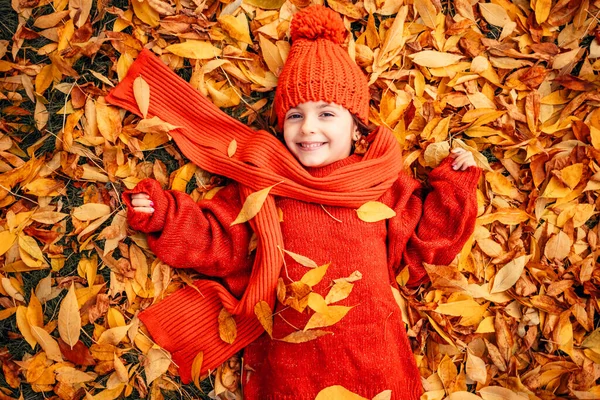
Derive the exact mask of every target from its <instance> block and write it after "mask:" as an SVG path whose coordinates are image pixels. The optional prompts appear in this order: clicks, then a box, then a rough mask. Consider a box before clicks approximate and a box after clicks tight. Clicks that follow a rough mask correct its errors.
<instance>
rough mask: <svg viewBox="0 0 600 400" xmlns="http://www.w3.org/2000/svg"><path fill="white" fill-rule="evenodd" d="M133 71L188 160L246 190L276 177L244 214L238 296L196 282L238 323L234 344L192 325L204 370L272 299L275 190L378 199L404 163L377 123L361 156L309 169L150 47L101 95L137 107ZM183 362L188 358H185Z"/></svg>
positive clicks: (277, 263)
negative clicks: (247, 258)
mask: <svg viewBox="0 0 600 400" xmlns="http://www.w3.org/2000/svg"><path fill="white" fill-rule="evenodd" d="M138 76H142V77H143V79H144V80H145V81H146V82H147V83H148V84H149V86H150V106H149V112H148V118H150V117H152V116H158V117H159V118H160V119H162V120H163V121H165V122H168V123H170V124H173V125H175V126H177V127H179V129H176V130H173V131H171V132H170V134H171V136H172V137H173V139H174V140H175V142H176V143H177V145H178V146H179V148H180V149H181V151H182V152H183V154H184V155H185V156H186V157H188V158H189V159H190V160H191V161H192V162H194V163H195V164H197V165H198V166H199V167H200V168H203V169H205V170H207V171H209V172H212V173H217V174H220V175H224V176H226V177H229V178H231V179H233V180H235V181H237V182H239V183H240V188H241V193H242V196H243V197H244V198H245V197H247V196H248V195H249V194H251V193H253V192H255V191H257V190H260V189H263V188H265V187H268V186H271V185H275V184H277V185H276V186H275V187H273V188H272V190H271V192H270V195H269V196H268V198H267V200H266V202H265V203H264V205H263V207H262V208H261V210H260V212H259V213H258V214H257V215H256V216H255V217H254V218H253V219H252V220H250V224H251V226H252V228H253V229H254V232H255V233H256V235H257V237H258V247H257V250H256V257H255V261H254V266H253V270H252V275H251V278H250V282H249V284H248V287H247V289H246V291H245V293H244V295H243V297H242V298H241V299H239V300H238V299H237V298H235V297H233V296H232V295H231V294H230V293H229V292H228V291H227V290H226V289H225V288H224V287H223V286H221V285H220V284H218V283H216V282H214V281H208V280H206V281H198V282H196V283H195V284H196V286H197V287H198V288H199V289H200V291H201V293H202V295H203V297H201V298H200V297H199V299H198V301H201V302H203V303H204V306H202V307H200V309H202V310H203V312H202V313H203V314H206V315H210V316H214V315H216V314H218V312H219V311H220V310H221V308H222V307H225V308H226V309H227V310H228V311H229V312H230V313H231V314H232V315H234V316H235V320H236V324H237V338H236V340H235V341H234V343H233V344H228V343H225V342H223V341H222V340H221V339H220V337H219V333H218V326H217V323H216V320H215V321H206V329H203V331H202V332H199V333H198V334H199V335H200V336H202V337H201V339H202V340H201V342H202V345H199V348H198V349H197V350H199V351H203V352H204V363H203V368H202V371H206V370H207V369H212V368H215V367H216V366H218V365H220V363H222V362H223V361H225V360H226V359H227V358H228V357H230V356H231V355H232V354H234V353H235V352H237V351H239V350H240V349H241V348H243V347H245V346H246V345H247V344H248V343H250V342H252V341H253V340H254V339H256V338H257V337H258V336H259V335H260V334H261V333H262V332H263V329H262V327H261V325H260V323H259V322H258V319H257V318H256V316H255V315H254V307H255V305H256V304H257V303H258V302H260V301H261V300H264V301H267V302H268V303H269V305H270V306H271V307H273V306H274V303H275V289H276V286H277V279H278V278H279V274H280V269H281V266H282V262H283V260H282V254H281V251H280V250H279V249H278V247H280V248H284V244H283V240H282V234H281V229H280V226H279V217H278V213H277V209H276V206H275V201H274V197H275V196H281V197H290V198H294V199H297V200H301V201H305V202H314V203H319V204H324V205H333V206H343V207H353V208H358V207H359V206H360V205H362V204H364V203H365V202H367V201H370V200H376V199H378V198H379V197H380V196H381V195H382V194H383V193H384V192H385V191H386V190H387V189H388V188H390V187H391V185H392V183H393V182H394V181H395V180H396V179H397V177H398V173H399V172H400V170H401V168H402V162H401V154H400V149H399V146H398V144H397V142H396V139H395V137H394V136H393V134H392V133H391V132H390V131H389V130H387V129H385V128H379V129H378V131H377V132H374V133H372V134H371V135H369V140H370V146H369V149H368V151H367V153H366V154H365V155H364V157H363V160H362V161H361V162H359V163H355V164H352V165H348V166H344V167H342V168H340V169H338V170H336V171H334V172H333V173H331V174H330V175H328V176H326V177H320V178H317V177H313V176H311V175H310V174H309V173H308V172H307V171H306V170H305V169H304V168H303V167H302V166H301V165H300V164H299V163H298V161H297V160H296V159H295V158H294V157H293V156H292V154H291V153H290V152H289V151H288V150H287V149H286V148H285V146H284V145H283V144H282V143H281V142H280V141H279V140H278V139H277V138H275V137H274V136H273V135H271V134H269V133H268V132H264V131H254V130H252V129H250V128H248V127H247V126H245V125H244V124H242V123H240V122H238V121H235V120H233V119H232V118H231V117H229V116H227V115H226V114H224V113H223V112H222V111H221V110H219V109H218V108H217V107H215V106H214V105H213V104H212V103H211V102H210V101H209V100H208V99H206V98H205V97H203V96H202V95H201V94H200V93H199V92H197V91H196V90H195V89H193V88H192V87H191V86H190V85H189V84H188V83H187V82H185V81H184V80H183V79H181V78H179V77H178V76H177V75H176V74H175V73H174V72H173V71H171V70H170V69H169V68H168V67H167V66H166V65H165V64H164V63H163V62H162V61H161V60H160V59H158V58H156V57H155V56H154V55H153V54H152V53H151V52H150V51H149V50H143V51H142V52H141V53H140V55H139V56H138V58H137V60H136V61H135V62H134V63H133V65H132V66H131V68H130V69H129V72H128V74H127V77H126V78H125V79H124V80H123V81H122V82H121V83H120V84H119V85H118V86H117V87H116V88H115V89H113V90H112V92H111V93H110V94H109V95H108V97H107V100H108V101H109V102H110V103H112V104H115V105H117V106H120V107H122V108H125V109H127V110H129V111H131V112H133V113H136V114H138V115H139V114H140V111H139V109H138V107H137V103H136V102H135V98H134V95H133V81H134V80H135V78H137V77H138ZM199 121H201V122H199ZM233 139H235V140H236V142H237V151H236V152H235V154H234V155H233V156H232V157H229V156H228V154H227V149H228V146H229V144H230V143H231V141H232V140H233ZM242 200H243V199H242ZM190 234H194V233H193V232H190ZM182 363H183V364H188V363H189V360H187V361H186V362H182ZM188 365H189V364H188ZM186 375H187V374H186ZM182 377H183V374H182Z"/></svg>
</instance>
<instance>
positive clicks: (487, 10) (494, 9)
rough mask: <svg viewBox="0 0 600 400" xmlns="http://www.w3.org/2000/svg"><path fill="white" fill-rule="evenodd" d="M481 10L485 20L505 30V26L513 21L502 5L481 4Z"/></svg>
mask: <svg viewBox="0 0 600 400" xmlns="http://www.w3.org/2000/svg"><path fill="white" fill-rule="evenodd" d="M479 10H480V11H481V15H482V16H483V18H485V20H486V21H487V23H488V24H490V25H496V26H499V27H501V28H504V25H506V24H508V23H509V22H510V21H511V19H510V17H509V16H508V13H507V12H506V10H505V9H504V7H502V6H501V5H498V4H494V3H479Z"/></svg>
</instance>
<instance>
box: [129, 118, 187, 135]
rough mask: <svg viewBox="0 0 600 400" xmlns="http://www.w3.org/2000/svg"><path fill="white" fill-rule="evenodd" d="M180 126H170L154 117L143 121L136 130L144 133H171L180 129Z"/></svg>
mask: <svg viewBox="0 0 600 400" xmlns="http://www.w3.org/2000/svg"><path fill="white" fill-rule="evenodd" d="M178 128H179V127H178V126H175V125H172V124H169V123H168V122H165V121H163V120H162V119H160V118H158V117H152V118H149V119H143V120H141V121H140V122H138V124H137V125H136V127H135V129H137V130H138V131H140V132H144V133H165V134H166V133H169V131H172V130H174V129H178Z"/></svg>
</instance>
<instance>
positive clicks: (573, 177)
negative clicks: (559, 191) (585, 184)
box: [560, 163, 583, 189]
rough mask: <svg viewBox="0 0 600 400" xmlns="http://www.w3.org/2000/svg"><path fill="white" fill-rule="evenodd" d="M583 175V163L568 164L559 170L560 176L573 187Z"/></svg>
mask: <svg viewBox="0 0 600 400" xmlns="http://www.w3.org/2000/svg"><path fill="white" fill-rule="evenodd" d="M582 176H583V164H582V163H577V164H573V165H569V166H568V167H565V168H563V169H561V170H560V178H561V180H562V181H563V183H565V184H566V185H567V186H568V187H569V188H571V189H575V186H577V184H578V183H579V181H581V177H582Z"/></svg>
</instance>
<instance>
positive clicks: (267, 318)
mask: <svg viewBox="0 0 600 400" xmlns="http://www.w3.org/2000/svg"><path fill="white" fill-rule="evenodd" d="M254 313H255V314H256V318H258V321H259V322H260V324H261V325H262V327H263V328H265V331H266V332H267V333H268V334H269V336H270V337H271V338H273V311H272V310H271V307H270V306H269V303H267V302H266V301H264V300H262V301H260V302H258V303H256V305H255V306H254Z"/></svg>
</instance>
